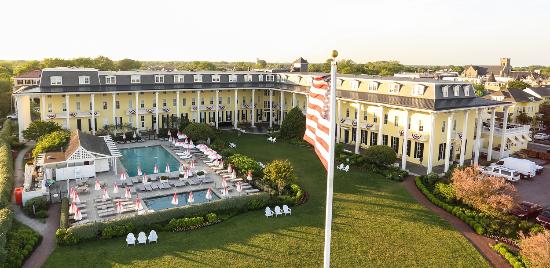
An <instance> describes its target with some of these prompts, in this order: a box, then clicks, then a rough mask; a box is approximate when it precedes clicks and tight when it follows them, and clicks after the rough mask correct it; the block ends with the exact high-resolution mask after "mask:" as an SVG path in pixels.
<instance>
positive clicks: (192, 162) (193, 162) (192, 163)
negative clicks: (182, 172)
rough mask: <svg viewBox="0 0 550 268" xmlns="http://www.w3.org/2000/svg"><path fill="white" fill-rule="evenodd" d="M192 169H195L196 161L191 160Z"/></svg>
mask: <svg viewBox="0 0 550 268" xmlns="http://www.w3.org/2000/svg"><path fill="white" fill-rule="evenodd" d="M190 168H195V160H191V162H190Z"/></svg>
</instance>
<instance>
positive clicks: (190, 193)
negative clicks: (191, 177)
mask: <svg viewBox="0 0 550 268" xmlns="http://www.w3.org/2000/svg"><path fill="white" fill-rule="evenodd" d="M193 202H195V199H194V198H193V192H189V197H187V203H193Z"/></svg>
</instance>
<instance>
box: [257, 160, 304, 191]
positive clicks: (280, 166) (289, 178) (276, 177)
mask: <svg viewBox="0 0 550 268" xmlns="http://www.w3.org/2000/svg"><path fill="white" fill-rule="evenodd" d="M295 179H296V175H295V174H294V168H293V167H292V164H290V161H288V160H273V161H271V162H270V163H269V164H267V165H266V166H265V168H264V180H266V181H269V182H271V183H273V184H275V185H277V190H278V191H279V194H281V193H282V191H283V189H284V188H285V187H286V186H287V185H289V184H291V183H292V182H294V180H295Z"/></svg>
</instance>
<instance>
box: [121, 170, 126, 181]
mask: <svg viewBox="0 0 550 268" xmlns="http://www.w3.org/2000/svg"><path fill="white" fill-rule="evenodd" d="M120 180H121V181H124V180H126V174H125V173H124V172H120Z"/></svg>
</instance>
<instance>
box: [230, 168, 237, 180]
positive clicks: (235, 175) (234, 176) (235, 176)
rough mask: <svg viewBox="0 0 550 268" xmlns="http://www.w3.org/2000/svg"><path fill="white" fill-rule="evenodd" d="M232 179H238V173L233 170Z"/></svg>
mask: <svg viewBox="0 0 550 268" xmlns="http://www.w3.org/2000/svg"><path fill="white" fill-rule="evenodd" d="M231 178H232V179H236V178H237V171H235V170H234V169H233V172H231Z"/></svg>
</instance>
